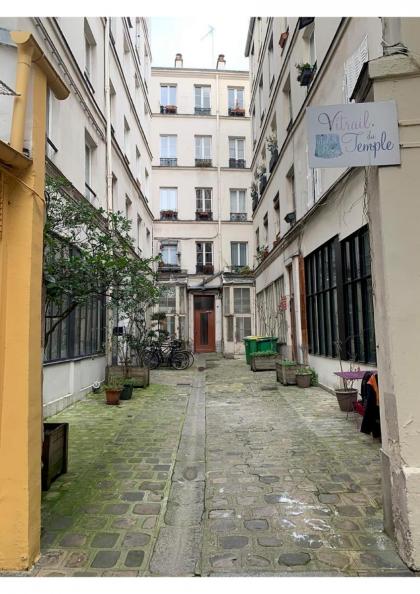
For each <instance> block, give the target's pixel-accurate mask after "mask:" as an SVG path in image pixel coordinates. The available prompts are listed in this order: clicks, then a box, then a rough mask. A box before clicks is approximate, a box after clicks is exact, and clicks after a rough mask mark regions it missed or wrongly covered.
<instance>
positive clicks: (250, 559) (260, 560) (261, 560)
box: [246, 555, 271, 567]
mask: <svg viewBox="0 0 420 594" xmlns="http://www.w3.org/2000/svg"><path fill="white" fill-rule="evenodd" d="M246 563H247V565H251V566H253V567H268V566H269V565H271V563H270V560H269V559H266V558H265V557H262V556H261V555H248V556H247V558H246Z"/></svg>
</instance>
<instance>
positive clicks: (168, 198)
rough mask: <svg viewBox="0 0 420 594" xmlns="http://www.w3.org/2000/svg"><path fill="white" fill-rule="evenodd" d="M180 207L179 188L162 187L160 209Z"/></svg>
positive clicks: (174, 209)
mask: <svg viewBox="0 0 420 594" xmlns="http://www.w3.org/2000/svg"><path fill="white" fill-rule="evenodd" d="M177 209H178V188H160V210H173V211H176V210H177Z"/></svg>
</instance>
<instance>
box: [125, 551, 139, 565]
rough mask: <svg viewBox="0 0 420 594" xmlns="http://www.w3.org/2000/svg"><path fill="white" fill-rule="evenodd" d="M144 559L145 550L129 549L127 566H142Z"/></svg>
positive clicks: (126, 560)
mask: <svg viewBox="0 0 420 594" xmlns="http://www.w3.org/2000/svg"><path fill="white" fill-rule="evenodd" d="M143 560H144V551H128V553H127V556H126V558H125V561H124V565H125V566H126V567H141V565H142V563H143Z"/></svg>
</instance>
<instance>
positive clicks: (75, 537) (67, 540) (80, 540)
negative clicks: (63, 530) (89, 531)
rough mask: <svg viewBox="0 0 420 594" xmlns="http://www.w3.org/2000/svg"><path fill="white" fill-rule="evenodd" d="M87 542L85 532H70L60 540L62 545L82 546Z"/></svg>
mask: <svg viewBox="0 0 420 594" xmlns="http://www.w3.org/2000/svg"><path fill="white" fill-rule="evenodd" d="M85 542H86V535H85V534H77V533H69V534H65V535H64V536H63V538H62V539H61V540H60V546H61V547H81V546H83V545H84V544H85Z"/></svg>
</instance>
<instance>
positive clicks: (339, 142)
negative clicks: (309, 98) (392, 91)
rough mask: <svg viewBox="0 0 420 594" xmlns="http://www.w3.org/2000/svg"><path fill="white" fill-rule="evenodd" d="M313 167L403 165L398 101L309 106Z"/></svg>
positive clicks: (308, 118) (310, 162)
mask: <svg viewBox="0 0 420 594" xmlns="http://www.w3.org/2000/svg"><path fill="white" fill-rule="evenodd" d="M306 125H307V131H308V150H309V167H355V166H363V165H399V164H400V163H401V158H400V142H399V135H398V117H397V106H396V104H395V101H378V102H376V103H347V104H345V105H322V106H316V107H308V108H307V109H306Z"/></svg>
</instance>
